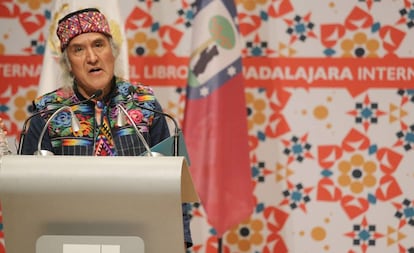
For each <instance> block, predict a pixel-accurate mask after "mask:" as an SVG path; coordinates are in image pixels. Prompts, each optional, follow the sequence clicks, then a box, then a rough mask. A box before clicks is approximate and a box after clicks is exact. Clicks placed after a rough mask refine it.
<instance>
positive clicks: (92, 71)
mask: <svg viewBox="0 0 414 253" xmlns="http://www.w3.org/2000/svg"><path fill="white" fill-rule="evenodd" d="M101 70H102V69H101V68H93V69H91V70H89V73H95V72H99V71H101Z"/></svg>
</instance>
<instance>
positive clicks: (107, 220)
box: [0, 155, 198, 253]
mask: <svg viewBox="0 0 414 253" xmlns="http://www.w3.org/2000/svg"><path fill="white" fill-rule="evenodd" d="M0 166H1V167H0V201H1V204H2V210H3V223H4V235H5V245H6V252H7V253H23V252H24V253H35V252H36V253H50V252H52V253H65V252H64V249H65V248H66V250H67V253H70V252H73V251H70V250H69V249H71V250H74V249H76V247H80V248H82V247H83V246H85V247H83V248H84V249H86V248H87V247H86V246H91V247H90V249H92V246H94V247H95V246H97V245H100V246H101V248H100V250H101V251H89V252H99V253H105V252H110V253H130V252H134V253H140V252H142V253H161V252H170V253H175V252H177V253H179V252H185V250H184V237H183V222H182V208H181V203H182V202H197V201H198V197H197V194H196V192H195V190H194V186H193V183H192V179H191V176H190V173H189V171H188V167H187V164H186V162H185V159H184V157H88V156H17V155H10V156H4V157H3V158H2V160H1V164H0ZM36 244H37V246H36ZM134 245H137V246H136V247H135V246H134ZM36 247H37V248H36ZM95 248H96V247H95ZM79 253H81V251H79Z"/></svg>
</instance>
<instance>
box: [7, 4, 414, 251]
mask: <svg viewBox="0 0 414 253" xmlns="http://www.w3.org/2000/svg"><path fill="white" fill-rule="evenodd" d="M224 2H225V1H224ZM235 2H236V4H237V11H238V16H237V17H238V18H237V22H236V23H237V24H238V25H239V28H240V34H241V36H242V39H243V40H242V41H243V42H244V43H242V46H243V48H242V51H241V54H242V57H243V62H244V64H245V66H247V64H249V68H247V67H246V68H245V69H243V71H244V72H243V73H244V74H245V76H246V80H245V87H246V89H245V92H246V102H247V104H246V111H247V121H248V134H249V148H250V152H249V156H250V162H251V173H252V184H253V185H254V197H255V208H254V210H252V214H251V216H250V217H249V218H247V219H246V220H244V221H242V222H241V223H240V224H239V225H237V226H235V227H233V228H232V229H231V230H229V231H228V232H227V233H225V234H224V235H223V237H221V238H217V236H216V231H215V230H214V228H213V227H211V225H210V224H209V223H208V221H207V219H206V213H205V211H204V209H203V205H202V204H199V203H197V204H194V205H192V206H191V207H189V208H190V210H189V212H190V213H191V215H192V221H191V227H192V230H193V240H194V246H193V247H192V248H191V249H189V250H188V252H194V253H216V252H218V247H219V245H221V249H222V252H228V253H233V252H234V253H235V252H242V253H244V252H255V253H256V252H264V253H271V252H272V253H273V252H282V253H283V252H338V249H340V251H341V252H348V253H357V252H366V253H375V252H400V253H403V252H407V253H408V252H409V253H411V252H414V243H413V242H414V233H412V231H413V227H414V200H413V196H414V192H413V191H414V190H413V187H412V182H413V177H414V174H413V172H412V169H413V166H412V165H413V164H414V152H413V148H414V116H413V114H414V87H413V84H412V83H413V81H414V77H413V75H412V73H413V67H412V65H413V64H412V58H413V51H412V45H413V43H414V37H413V31H414V30H413V29H414V18H413V16H412V13H413V12H414V5H413V2H412V1H408V0H405V1H385V0H364V1H362V0H360V1H315V2H314V1H295V0H267V1H248V0H240V1H235ZM305 2H306V3H305ZM120 5H121V7H122V8H120V9H121V14H122V16H123V18H124V20H123V21H124V24H125V30H126V40H127V42H128V52H129V54H130V55H129V56H130V57H131V59H132V61H131V62H130V63H131V74H130V76H131V78H132V79H134V80H137V81H140V82H144V83H146V84H148V85H151V86H153V87H154V88H155V93H156V94H157V97H158V99H159V101H160V102H161V103H162V105H163V107H164V110H165V111H166V112H169V113H172V114H173V115H174V116H175V117H176V118H177V119H178V122H183V114H184V106H185V97H186V94H185V92H186V90H185V88H184V87H185V85H186V82H185V80H186V78H187V72H186V69H187V67H188V56H189V50H188V49H189V45H190V41H189V39H190V38H191V34H192V32H193V30H192V29H194V27H193V25H192V24H193V22H192V21H193V19H194V15H195V14H196V11H197V6H196V1H194V0H183V1H165V2H164V1H121V2H120ZM51 9H52V3H51V2H50V1H3V2H1V3H0V22H2V26H1V27H0V35H1V36H0V59H1V66H0V70H1V71H0V79H1V85H0V117H2V118H3V119H5V123H6V127H7V128H8V129H7V130H8V132H9V135H10V136H11V138H12V139H13V138H15V137H16V136H17V135H18V133H19V130H20V128H21V125H22V123H23V120H24V118H26V116H27V115H28V113H29V112H30V110H31V103H30V101H31V100H32V99H33V97H34V95H33V91H35V90H36V88H37V83H38V77H39V76H38V75H39V73H40V65H41V57H42V54H43V52H44V45H45V43H46V41H47V40H45V37H46V35H47V34H49V33H48V24H50V22H53V21H54V20H53V15H52V13H51ZM160 10H169V11H168V12H165V11H160ZM384 13H387V15H384ZM206 43H207V44H208V43H211V41H207V42H206ZM25 63H31V64H29V65H27V64H26V65H24V64H25ZM331 65H332V66H331ZM334 65H335V66H336V67H337V68H333V67H334ZM22 66H24V68H23V67H22ZM284 66H285V67H284ZM309 66H311V67H313V69H312V70H313V72H312V73H311V72H310V69H311V68H309ZM318 67H321V68H318ZM362 67H366V68H365V69H362ZM328 69H329V70H328ZM323 70H327V71H323ZM348 70H349V72H347V71H348ZM353 70H355V72H352V71H353ZM140 71H141V72H140ZM336 71H337V72H336ZM341 71H343V72H341ZM358 71H359V72H358ZM364 71H365V72H364ZM343 73H345V74H343ZM361 73H365V75H364V77H365V79H358V80H356V79H355V78H356V76H358V74H361ZM410 73H411V74H410ZM341 74H342V75H341ZM347 76H348V77H349V76H353V77H355V78H354V79H352V78H347ZM247 77H248V78H247ZM336 77H338V78H336ZM312 78H313V81H312ZM229 99H230V98H229ZM219 123H220V124H225V122H219ZM102 126H103V125H102ZM101 129H102V128H101ZM102 140H104V139H102ZM9 143H13V141H9ZM235 148H236V147H235ZM102 150H106V151H108V152H110V149H102ZM223 180H225V179H223ZM6 243H7V242H6ZM0 253H4V235H3V221H2V215H1V211H0Z"/></svg>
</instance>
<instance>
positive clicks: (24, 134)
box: [17, 90, 103, 155]
mask: <svg viewBox="0 0 414 253" xmlns="http://www.w3.org/2000/svg"><path fill="white" fill-rule="evenodd" d="M102 93H103V91H102V90H97V91H95V93H93V94H92V96H90V97H89V98H88V99H85V100H82V101H80V102H77V103H74V104H70V105H68V106H75V105H79V104H83V103H86V102H88V101H90V100H92V99H94V98H97V97H100V96H101V95H102ZM63 107H64V106H63ZM60 108H61V107H59V108H54V109H50V110H42V111H39V112H37V113H34V114H32V115H30V117H28V118H27V119H26V120H25V121H24V123H23V128H22V131H21V132H20V138H19V146H18V148H17V154H18V155H21V154H22V149H23V141H24V138H25V136H26V133H27V132H26V128H27V124H28V123H29V122H30V120H31V119H32V118H33V117H35V116H37V115H40V114H43V113H54V112H56V111H57V110H59V109H60Z"/></svg>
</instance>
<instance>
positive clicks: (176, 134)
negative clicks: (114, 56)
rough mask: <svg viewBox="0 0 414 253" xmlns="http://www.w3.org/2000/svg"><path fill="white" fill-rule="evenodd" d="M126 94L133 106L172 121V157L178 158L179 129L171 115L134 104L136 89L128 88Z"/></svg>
mask: <svg viewBox="0 0 414 253" xmlns="http://www.w3.org/2000/svg"><path fill="white" fill-rule="evenodd" d="M128 92H129V95H130V96H131V98H132V101H133V103H134V104H135V106H137V107H139V108H140V109H142V110H148V111H151V112H154V113H158V114H160V115H163V116H165V117H167V118H169V119H171V120H172V122H173V123H174V145H173V147H174V148H173V155H174V156H179V154H180V153H179V143H180V142H179V138H180V132H181V129H180V128H179V127H178V123H177V121H176V120H175V119H174V117H173V116H171V115H169V114H168V113H165V112H162V111H159V110H155V109H152V108H148V107H145V106H142V105H140V104H138V103H136V102H135V100H134V99H133V98H134V94H135V93H136V89H135V87H134V86H129V88H128Z"/></svg>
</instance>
